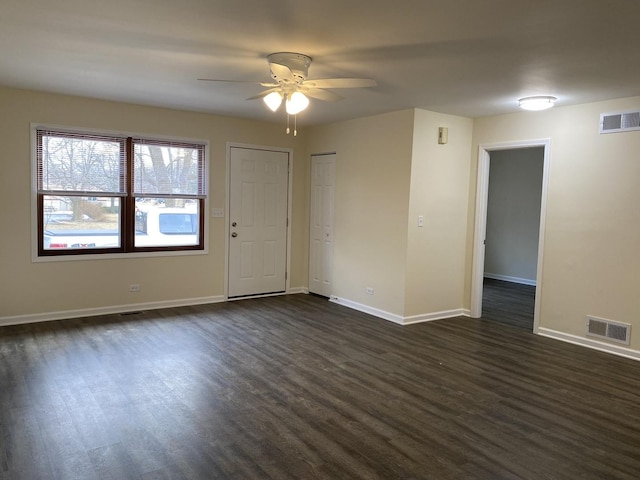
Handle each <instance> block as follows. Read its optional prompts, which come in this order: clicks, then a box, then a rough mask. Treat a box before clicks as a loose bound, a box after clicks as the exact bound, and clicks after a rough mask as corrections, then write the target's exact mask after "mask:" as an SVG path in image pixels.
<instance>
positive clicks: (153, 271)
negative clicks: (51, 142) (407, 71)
mask: <svg viewBox="0 0 640 480" xmlns="http://www.w3.org/2000/svg"><path fill="white" fill-rule="evenodd" d="M0 106H1V107H0V140H1V144H2V150H1V151H0V171H1V172H2V173H1V177H0V228H1V229H2V230H1V239H2V240H1V242H0V243H1V244H2V247H1V248H0V318H2V317H5V318H7V317H16V316H21V315H35V314H41V313H46V312H64V311H70V310H80V309H95V308H101V307H112V306H122V305H130V304H139V303H154V302H166V301H171V300H185V299H198V298H209V297H217V296H222V295H223V294H224V280H225V279H224V272H225V268H224V261H225V258H224V256H225V234H224V231H225V219H220V218H210V219H209V246H210V248H209V253H208V254H207V255H196V256H176V257H153V258H128V259H109V260H106V259H104V260H77V261H64V262H46V263H32V261H31V192H30V189H29V186H30V185H31V176H30V175H31V145H30V123H31V122H37V123H45V124H51V125H61V126H63V125H64V126H70V127H79V128H89V129H104V130H116V131H122V132H126V133H138V134H147V135H164V136H173V137H186V138H195V139H202V140H208V141H209V142H210V192H211V196H210V206H212V207H220V208H223V207H224V206H225V199H226V192H225V188H226V187H225V186H226V144H227V142H239V143H246V144H254V145H267V146H275V147H285V148H293V149H294V166H293V172H294V185H293V192H294V194H293V197H294V198H293V219H292V222H291V223H292V271H291V277H290V278H291V286H292V288H295V287H300V288H302V287H304V286H306V285H307V278H306V275H307V274H306V272H307V268H306V263H305V262H306V260H305V259H306V247H305V243H304V239H305V238H306V224H307V220H306V219H307V211H306V209H305V207H304V205H305V201H306V196H307V183H308V182H307V179H308V171H307V168H308V162H307V160H306V158H305V157H304V155H303V153H302V152H304V135H305V132H304V131H301V132H300V135H299V136H298V137H296V138H294V137H293V136H287V135H284V134H283V132H282V128H281V125H280V124H268V123H262V122H254V121H248V120H241V119H236V118H230V117H220V116H213V115H205V114H198V113H190V112H182V111H176V110H167V109H159V108H151V107H143V106H136V105H128V104H123V103H115V102H106V101H97V100H91V99H86V98H79V97H70V96H62V95H53V94H44V93H35V92H29V91H23V90H15V89H8V88H0ZM301 206H302V207H301ZM131 283H139V284H141V285H142V291H141V292H139V293H135V294H133V293H130V292H129V291H128V286H129V284H131Z"/></svg>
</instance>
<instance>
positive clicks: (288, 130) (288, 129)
mask: <svg viewBox="0 0 640 480" xmlns="http://www.w3.org/2000/svg"><path fill="white" fill-rule="evenodd" d="M290 131H291V129H290V128H289V114H288V113H287V135H289V132H290Z"/></svg>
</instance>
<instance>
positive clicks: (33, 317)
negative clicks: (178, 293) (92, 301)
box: [0, 295, 225, 325]
mask: <svg viewBox="0 0 640 480" xmlns="http://www.w3.org/2000/svg"><path fill="white" fill-rule="evenodd" d="M224 301H225V298H224V296H222V295H219V296H214V297H198V298H182V299H179V300H163V301H160V302H148V303H132V304H129V305H113V306H108V307H98V308H83V309H78V310H62V311H59V312H45V313H35V314H30V315H16V316H13V317H0V325H20V324H23V323H36V322H48V321H52V320H64V319H67V318H80V317H96V316H99V315H110V314H113V313H126V312H136V311H139V310H157V309H160V308H171V307H186V306H189V305H203V304H206V303H220V302H224Z"/></svg>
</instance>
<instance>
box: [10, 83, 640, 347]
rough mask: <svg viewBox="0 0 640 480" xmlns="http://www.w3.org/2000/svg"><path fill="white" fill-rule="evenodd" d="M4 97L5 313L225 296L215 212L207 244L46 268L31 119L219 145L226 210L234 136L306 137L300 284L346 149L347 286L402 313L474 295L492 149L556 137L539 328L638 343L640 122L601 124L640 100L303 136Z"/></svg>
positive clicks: (341, 181) (340, 214)
mask: <svg viewBox="0 0 640 480" xmlns="http://www.w3.org/2000/svg"><path fill="white" fill-rule="evenodd" d="M0 105H1V110H0V139H1V140H2V145H3V148H2V151H1V152H0V171H1V172H2V174H1V176H0V205H1V208H0V228H1V229H2V230H1V245H2V248H0V318H3V317H4V318H5V319H6V318H10V319H11V318H13V319H14V320H15V319H16V318H18V317H19V316H23V315H24V316H32V317H33V316H37V315H38V314H46V313H47V312H65V311H77V310H82V309H100V308H103V307H104V308H107V307H113V306H123V305H125V306H126V305H133V304H145V303H148V304H153V303H154V302H155V303H157V302H166V301H172V300H176V302H180V301H185V300H189V299H195V300H197V299H203V298H204V299H207V298H213V297H222V295H223V294H224V271H225V269H224V261H225V258H224V245H225V235H224V232H225V228H224V227H225V220H224V219H209V221H210V225H209V234H210V235H209V239H210V250H209V253H208V254H207V255H197V256H186V257H185V256H182V257H179V256H176V257H153V258H128V259H109V260H77V261H65V262H44V263H33V262H32V260H31V253H32V252H31V205H30V202H31V192H30V189H29V185H30V183H31V173H30V169H31V145H30V123H31V122H38V123H45V124H52V125H66V126H71V127H74V126H75V127H81V128H91V129H105V130H118V131H124V132H130V133H139V134H148V135H166V136H177V137H189V138H197V139H203V140H208V141H209V142H210V148H211V149H210V161H211V164H210V166H211V170H210V190H211V202H210V206H212V207H224V204H225V199H226V193H225V185H226V144H227V142H238V143H246V144H254V145H268V146H275V147H285V148H293V149H294V183H293V187H292V188H293V199H292V200H293V204H292V205H293V218H292V222H291V224H292V245H291V249H292V270H291V276H290V278H291V286H292V288H297V287H299V288H303V287H305V286H307V284H308V279H307V275H308V268H307V262H308V211H309V162H310V155H311V154H313V153H327V152H336V154H337V165H336V166H337V184H336V193H335V205H336V212H335V249H334V294H335V295H336V296H338V297H343V298H345V299H348V300H350V301H351V302H354V303H355V304H361V305H365V306H367V307H370V308H371V309H375V310H377V311H379V312H383V313H384V312H387V313H389V314H391V315H394V316H396V317H397V318H399V319H406V318H411V317H420V316H425V315H429V314H434V313H438V312H447V311H455V310H462V309H468V308H469V306H470V288H471V265H472V241H473V229H474V213H475V187H476V176H477V152H478V145H480V144H483V145H486V144H494V143H499V142H515V141H522V140H532V139H541V138H550V139H551V156H550V171H549V191H548V198H547V216H546V237H545V244H544V247H545V249H544V264H543V276H542V282H541V284H540V286H539V295H540V299H541V308H540V327H541V328H543V329H548V330H550V331H558V332H563V333H564V334H568V335H574V336H576V337H584V329H585V326H584V325H585V316H586V315H594V316H599V317H604V318H608V319H611V320H617V321H622V322H627V323H631V324H632V325H633V328H632V345H631V346H632V348H634V349H635V350H640V335H638V334H637V333H636V334H635V335H634V334H633V332H634V331H638V330H639V329H640V318H638V316H637V312H638V311H639V310H640V296H639V295H638V291H640V273H639V272H640V249H639V248H638V247H639V246H640V208H638V205H640V189H639V188H638V180H639V179H640V161H639V160H638V152H640V132H629V133H619V134H609V135H599V133H598V121H599V114H600V113H603V112H613V111H627V110H634V109H640V97H634V98H629V99H621V100H614V101H608V102H600V103H593V104H587V105H579V106H572V107H557V108H555V109H553V110H550V111H546V112H537V113H516V114H511V115H503V116H496V117H488V118H481V119H476V120H470V119H465V118H460V117H455V116H448V115H441V114H436V113H433V112H426V111H422V110H404V111H400V112H393V113H388V114H384V115H378V116H373V117H367V118H362V119H357V120H351V121H345V122H340V123H337V124H333V125H326V126H318V127H310V128H308V129H301V132H300V135H299V136H298V137H296V138H294V137H292V136H286V135H283V133H282V129H281V125H280V124H279V123H278V124H269V123H261V122H254V121H249V120H242V119H237V118H230V117H220V116H214V115H205V114H198V113H190V112H182V111H174V110H166V109H158V108H150V107H142V106H136V105H128V104H122V103H114V102H105V101H97V100H90V99H84V98H77V97H69V96H61V95H53V94H44V93H34V92H28V91H22V90H15V89H8V88H0ZM439 126H447V127H449V144H448V145H437V143H436V135H437V127H439ZM472 133H473V136H472V137H471V135H472ZM470 138H471V140H470ZM418 215H424V218H425V226H424V227H423V228H418V227H417V216H418ZM130 283H140V284H141V285H142V291H141V292H140V293H137V294H132V293H130V292H129V291H128V285H129V284H130ZM366 287H373V288H374V291H375V294H374V295H373V296H371V295H367V294H366V291H365V288H366Z"/></svg>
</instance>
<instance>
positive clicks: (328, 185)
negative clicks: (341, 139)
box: [309, 154, 336, 297]
mask: <svg viewBox="0 0 640 480" xmlns="http://www.w3.org/2000/svg"><path fill="white" fill-rule="evenodd" d="M335 172H336V156H335V154H331V155H314V156H312V157H311V215H310V222H309V223H310V225H311V227H310V232H309V239H310V244H309V291H310V292H311V293H316V294H318V295H323V296H325V297H329V296H330V295H331V288H332V283H331V277H332V276H333V194H334V188H335V177H336V175H335Z"/></svg>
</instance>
